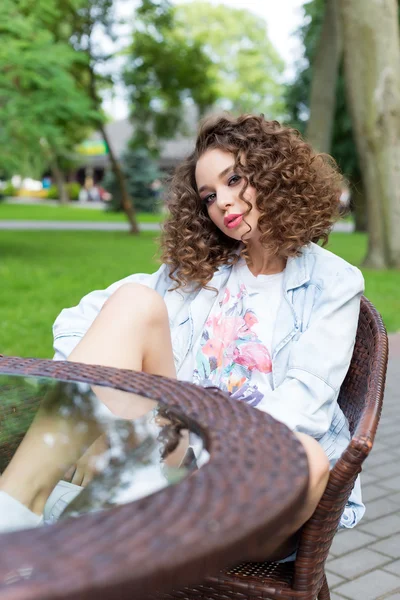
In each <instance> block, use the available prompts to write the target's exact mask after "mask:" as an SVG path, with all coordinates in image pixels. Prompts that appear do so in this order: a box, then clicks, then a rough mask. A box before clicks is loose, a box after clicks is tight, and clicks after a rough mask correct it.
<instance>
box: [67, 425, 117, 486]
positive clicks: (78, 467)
mask: <svg viewBox="0 0 400 600" xmlns="http://www.w3.org/2000/svg"><path fill="white" fill-rule="evenodd" d="M108 449H109V445H108V442H107V438H106V436H105V435H101V436H99V437H98V438H97V440H96V441H95V442H93V444H92V445H91V446H89V448H88V449H87V450H86V452H85V453H84V454H82V456H81V457H80V459H79V460H78V461H77V462H76V464H75V465H73V466H72V467H71V468H70V469H68V471H67V472H66V474H65V475H64V479H65V480H66V481H70V482H71V483H74V484H75V485H80V486H82V487H85V486H86V485H87V484H88V483H89V482H90V481H91V480H92V479H93V477H94V476H95V475H96V474H97V473H98V469H97V466H96V465H97V460H98V458H99V456H101V455H102V454H104V452H106V451H107V450H108Z"/></svg>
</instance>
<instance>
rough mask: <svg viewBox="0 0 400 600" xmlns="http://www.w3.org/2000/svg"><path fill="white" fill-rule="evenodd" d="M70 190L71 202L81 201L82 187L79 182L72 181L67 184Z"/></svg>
mask: <svg viewBox="0 0 400 600" xmlns="http://www.w3.org/2000/svg"><path fill="white" fill-rule="evenodd" d="M66 187H67V190H68V196H69V199H70V200H79V192H80V191H81V186H80V184H79V183H78V182H77V181H70V183H67V184H66Z"/></svg>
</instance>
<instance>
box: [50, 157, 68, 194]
mask: <svg viewBox="0 0 400 600" xmlns="http://www.w3.org/2000/svg"><path fill="white" fill-rule="evenodd" d="M51 172H52V175H53V178H54V181H55V184H56V186H57V187H58V198H59V200H60V204H68V202H69V196H68V190H67V188H66V186H65V179H64V173H63V172H62V170H61V169H60V167H59V165H58V162H57V157H55V156H53V157H52V159H51Z"/></svg>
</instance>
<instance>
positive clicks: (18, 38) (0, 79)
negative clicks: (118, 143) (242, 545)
mask: <svg viewBox="0 0 400 600" xmlns="http://www.w3.org/2000/svg"><path fill="white" fill-rule="evenodd" d="M4 3H5V6H4ZM3 10H4V14H3V17H2V20H1V23H0V34H1V39H2V44H1V46H0V160H1V163H2V168H3V169H4V170H5V171H8V172H19V173H21V174H22V175H25V174H34V175H35V174H36V175H38V174H39V173H40V172H41V171H42V170H43V169H44V168H45V167H46V166H47V165H48V164H49V163H51V164H53V165H54V164H57V160H58V157H60V156H61V157H62V156H66V155H68V154H70V153H71V152H72V150H73V147H74V145H75V143H76V141H77V139H78V138H79V134H77V132H78V131H80V132H81V135H82V134H84V132H85V128H86V127H87V124H88V123H94V122H95V121H96V119H97V115H96V114H95V113H94V111H93V109H92V104H91V101H90V99H89V98H88V96H87V94H86V93H85V92H84V91H83V90H82V89H81V88H80V87H79V86H78V85H77V83H76V81H75V79H74V77H73V76H72V75H71V70H72V67H73V65H77V64H78V63H79V62H82V63H84V61H85V57H84V56H82V55H77V54H76V52H74V50H73V49H72V48H71V47H70V46H69V45H68V44H67V43H65V42H62V41H57V40H56V39H55V36H54V34H53V33H52V32H51V31H50V30H49V29H47V28H46V27H45V25H44V20H46V19H47V21H48V22H50V21H52V22H54V21H55V20H57V19H58V18H59V12H58V7H57V4H56V2H55V1H52V0H48V1H47V2H46V3H39V4H35V3H34V2H31V1H29V0H4V1H3ZM66 123H73V127H72V125H71V126H70V127H66V126H65V124H66Z"/></svg>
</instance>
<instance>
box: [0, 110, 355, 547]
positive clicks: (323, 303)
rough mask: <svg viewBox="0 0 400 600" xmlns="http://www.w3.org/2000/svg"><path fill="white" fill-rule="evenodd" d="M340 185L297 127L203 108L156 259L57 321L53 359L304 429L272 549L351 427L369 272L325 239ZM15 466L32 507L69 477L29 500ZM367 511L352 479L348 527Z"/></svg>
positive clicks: (42, 482) (128, 412)
mask: <svg viewBox="0 0 400 600" xmlns="http://www.w3.org/2000/svg"><path fill="white" fill-rule="evenodd" d="M340 192H341V177H340V175H339V173H338V171H337V169H336V168H335V165H334V162H333V161H332V159H330V158H329V157H327V156H324V155H319V154H316V153H314V152H313V150H312V149H311V147H310V146H309V145H308V144H307V143H306V142H304V141H303V140H302V139H301V137H300V136H299V134H298V133H297V132H296V131H295V130H293V129H290V128H286V127H282V126H280V125H279V123H277V122H276V121H267V120H265V119H264V117H263V116H253V115H243V116H240V117H239V118H233V117H230V116H226V115H225V116H216V117H211V118H208V119H206V120H205V121H204V122H203V123H202V124H201V126H200V129H199V133H198V137H197V141H196V146H195V150H194V152H193V153H192V154H191V155H190V156H189V157H188V159H187V160H185V161H184V162H183V163H182V164H181V165H180V166H179V167H178V168H177V170H176V172H175V175H174V177H173V179H172V183H171V186H170V191H169V198H168V208H169V211H170V216H169V218H168V221H167V222H166V224H165V226H164V232H163V237H162V259H163V264H162V266H161V267H160V269H159V270H158V271H157V272H156V273H154V274H153V275H132V276H130V277H127V278H126V279H124V280H122V281H119V282H117V283H115V284H113V285H112V286H110V287H109V288H108V289H107V290H105V291H102V292H98V291H97V292H92V293H91V294H89V295H88V296H85V297H84V298H83V300H82V301H81V302H80V304H79V305H78V306H77V307H75V308H71V309H66V310H63V311H62V312H61V314H60V316H59V317H58V318H57V320H56V322H55V325H54V340H55V341H54V347H55V351H56V355H55V358H56V359H58V360H59V359H69V360H73V361H78V362H85V363H93V364H101V365H108V366H114V367H121V368H128V369H134V370H143V371H145V372H147V373H153V374H159V375H164V376H167V377H172V378H175V377H178V379H182V380H188V381H192V382H194V383H196V384H198V385H202V386H218V387H219V388H220V389H222V390H224V391H226V393H227V394H229V395H230V396H231V398H232V399H234V400H235V401H241V402H247V403H249V404H250V405H251V406H253V407H254V409H255V410H262V411H265V412H268V413H270V414H271V415H272V416H273V417H275V418H276V419H278V420H280V421H282V422H283V423H285V424H286V425H288V427H290V428H291V429H292V430H293V431H294V432H295V434H296V435H297V436H298V438H299V440H300V442H301V443H302V444H303V446H304V449H305V451H306V453H307V457H308V462H309V469H310V483H309V490H308V496H307V501H306V503H305V505H304V506H303V507H302V509H301V510H300V511H299V512H298V513H297V514H295V515H293V518H292V520H291V522H289V523H287V527H286V528H285V530H284V531H282V535H281V537H280V538H279V539H277V540H276V550H275V552H274V556H273V557H274V558H281V557H282V556H284V555H286V554H288V553H289V552H290V550H291V549H292V547H291V540H292V536H293V534H295V532H296V531H297V530H298V529H299V528H300V527H301V526H302V525H303V523H304V522H305V521H306V520H307V519H308V518H309V517H310V516H311V514H312V513H313V511H314V509H315V507H316V505H317V503H318V501H319V499H320V497H321V495H322V493H323V491H324V488H325V486H326V482H327V479H328V475H329V467H332V466H333V465H334V463H335V461H336V460H337V459H338V457H339V456H340V454H341V453H342V451H343V449H344V448H345V447H346V446H347V444H348V441H349V439H350V435H349V429H348V424H347V422H346V419H345V417H344V415H343V413H342V411H341V410H340V408H339V405H338V403H337V397H338V393H339V389H340V386H341V384H342V381H343V379H344V377H345V375H346V372H347V370H348V367H349V363H350V359H351V355H352V351H353V346H354V341H355V335H356V329H357V322H358V314H359V306H360V297H361V294H362V292H363V287H364V286H363V278H362V276H361V274H360V272H359V271H358V270H357V269H356V268H355V267H353V266H351V265H349V264H348V263H346V262H345V261H344V260H342V259H340V258H338V257H337V256H335V255H334V254H331V253H330V252H328V251H327V250H324V249H323V248H322V247H321V246H319V245H317V242H318V241H320V240H322V241H323V242H326V241H327V238H328V235H329V232H330V230H331V227H332V225H333V223H334V222H335V220H336V218H337V216H338V213H339V197H340ZM102 400H103V401H104V402H105V403H106V404H107V405H108V407H109V408H110V409H111V410H112V411H113V412H114V413H116V414H119V415H121V416H123V415H124V416H129V417H133V416H135V415H137V414H142V413H143V411H145V410H146V407H143V406H140V404H138V403H135V402H134V401H133V400H132V401H131V402H130V401H129V400H127V399H126V396H125V397H124V399H123V398H121V397H118V396H114V397H110V398H102ZM255 443H256V440H255ZM184 449H185V448H183V450H184ZM17 455H18V453H17ZM77 458H78V457H77ZM14 474H15V469H14V470H13V461H12V462H11V463H10V467H9V468H8V470H7V471H6V473H5V476H3V478H2V479H1V480H0V489H2V490H3V492H4V494H7V495H8V496H11V497H12V498H13V499H16V500H19V501H20V502H22V503H23V504H24V505H25V506H27V507H28V508H29V510H32V511H33V512H34V513H35V514H40V513H41V511H42V510H43V506H44V503H45V502H46V499H47V497H48V495H49V494H50V492H51V490H52V488H53V487H54V485H55V484H56V483H57V481H58V479H60V477H61V476H62V473H60V472H58V471H57V469H54V472H51V473H49V472H47V473H46V475H42V476H41V477H39V478H38V477H37V475H36V479H35V486H33V483H32V486H31V487H30V490H31V492H30V497H29V498H27V497H26V495H25V496H24V495H23V494H22V492H21V490H16V489H15V486H14V488H12V487H11V485H10V484H9V482H10V481H12V480H14V481H15V475H14ZM33 487H35V491H34V492H33V491H32V490H33ZM363 512H364V506H363V504H362V501H361V494H360V487H359V483H357V485H356V486H355V488H354V491H353V493H352V495H351V498H350V501H349V503H348V504H347V506H346V509H345V511H344V513H343V516H342V520H341V526H344V527H353V526H354V525H355V524H356V523H357V522H358V521H359V519H360V518H361V516H362V514H363ZM263 558H271V556H269V557H263Z"/></svg>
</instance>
